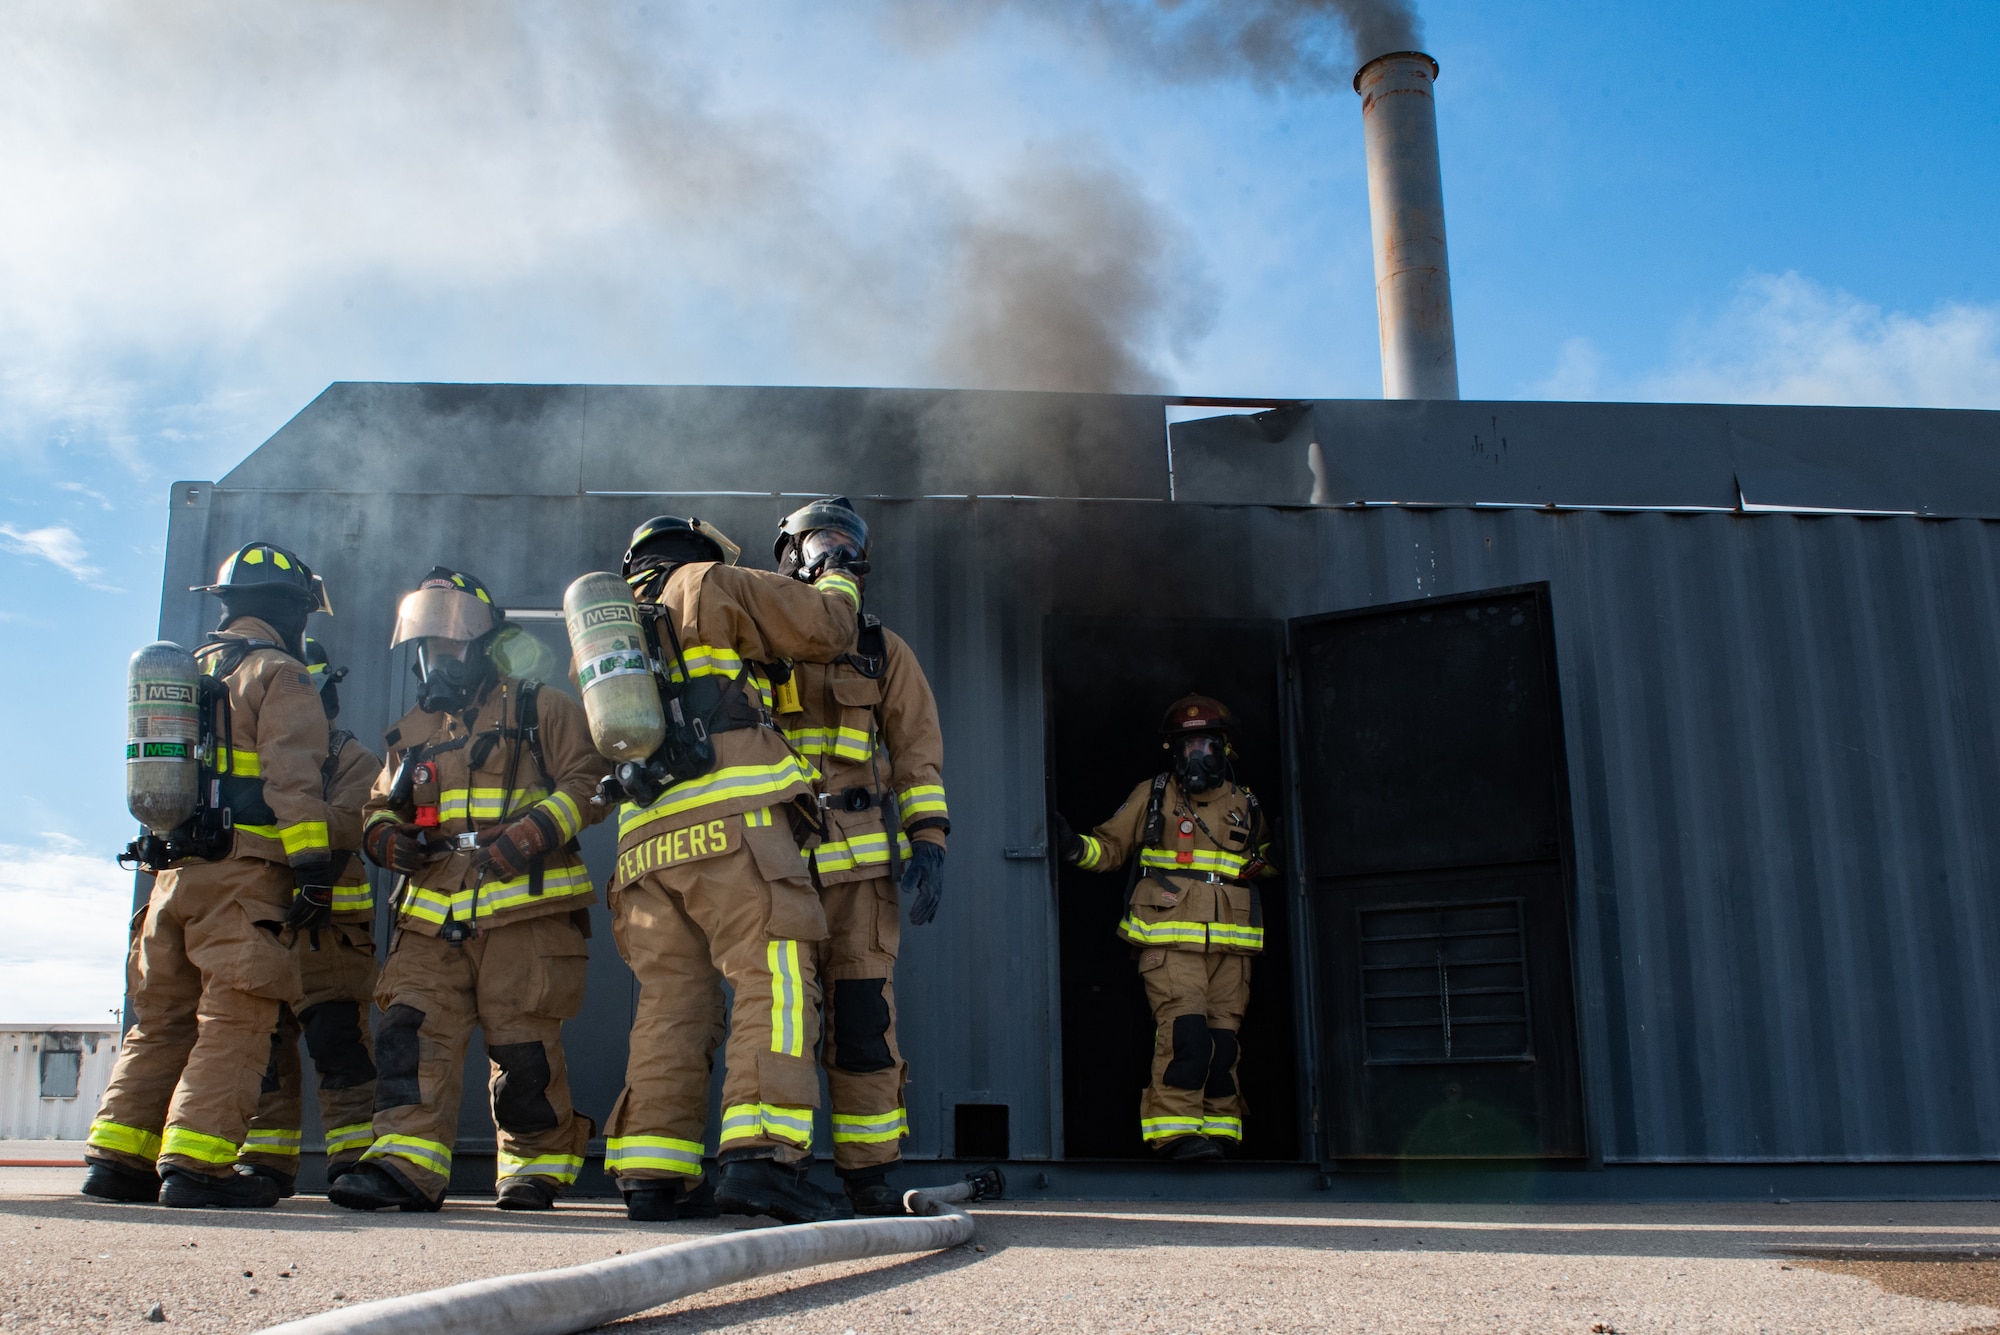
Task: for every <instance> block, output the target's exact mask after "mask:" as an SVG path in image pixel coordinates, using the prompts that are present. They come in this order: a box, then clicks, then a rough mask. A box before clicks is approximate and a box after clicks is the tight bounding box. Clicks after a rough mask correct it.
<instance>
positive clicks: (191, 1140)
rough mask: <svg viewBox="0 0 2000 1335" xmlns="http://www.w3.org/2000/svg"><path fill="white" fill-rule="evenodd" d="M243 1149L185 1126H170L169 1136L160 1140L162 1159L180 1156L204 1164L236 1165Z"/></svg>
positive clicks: (230, 1142)
mask: <svg viewBox="0 0 2000 1335" xmlns="http://www.w3.org/2000/svg"><path fill="white" fill-rule="evenodd" d="M241 1148H242V1147H241V1146H240V1145H238V1144H237V1143H236V1142H235V1141H233V1140H224V1139H223V1138H222V1137H221V1136H210V1135H204V1134H203V1133H202V1132H200V1131H190V1130H188V1128H186V1127H184V1126H170V1127H168V1128H167V1134H166V1135H164V1136H162V1137H161V1138H160V1157H161V1158H165V1157H166V1156H167V1155H169V1154H178V1155H180V1156H181V1157H182V1158H184V1159H199V1160H201V1162H203V1163H235V1162H236V1154H237V1151H238V1150H240V1149H241Z"/></svg>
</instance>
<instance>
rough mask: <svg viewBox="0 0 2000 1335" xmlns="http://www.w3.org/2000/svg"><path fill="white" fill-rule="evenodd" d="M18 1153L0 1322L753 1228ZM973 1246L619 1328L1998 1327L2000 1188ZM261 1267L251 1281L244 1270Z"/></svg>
mask: <svg viewBox="0 0 2000 1335" xmlns="http://www.w3.org/2000/svg"><path fill="white" fill-rule="evenodd" d="M79 1176H80V1175H79V1174H78V1173H77V1172H75V1171H74V1170H69V1169H0V1244H4V1252H0V1333H4V1332H7V1331H17V1330H19V1331H25V1330H47V1331H58V1330H60V1331H72V1330H107V1329H108V1330H132V1329H154V1328H155V1327H153V1326H151V1325H149V1324H148V1323H147V1322H146V1321H145V1313H146V1311H147V1309H148V1308H150V1307H151V1306H152V1304H153V1303H155V1302H158V1303H160V1304H161V1305H162V1307H163V1309H164V1311H165V1314H166V1317H167V1321H168V1328H169V1329H178V1330H183V1331H217V1332H224V1331H227V1332H238V1331H253V1330H256V1329H259V1328H261V1327H263V1326H266V1325H269V1324H272V1323H275V1322H278V1321H283V1320H288V1319H290V1318H293V1317H297V1316H303V1315H306V1314H308V1313H311V1312H315V1311H321V1310H324V1309H327V1308H330V1307H335V1306H341V1305H346V1304H351V1303H354V1302H358V1301H364V1300H367V1299H370V1298H379V1297H386V1296H389V1295H391V1294H396V1293H405V1292H410V1291H412V1290H416V1289H421V1288H429V1287H433V1286H436V1285H440V1284H449V1283H455V1282H459V1281H462V1280H468V1279H476V1278H482V1277H485V1276H489V1275H494V1274H501V1273H505V1272H509V1271H516V1270H530V1269H542V1268H546V1267H551V1266H559V1265H568V1264H574V1263H577V1262H580V1261H587V1260H597V1259H601V1258H603V1257H607V1256H611V1255H614V1254H616V1253H618V1252H621V1251H622V1252H631V1251H636V1250H640V1249H642V1248H645V1247H648V1246H657V1245H659V1244H660V1243H663V1242H668V1241H673V1240H675V1239H678V1238H683V1237H691V1236H698V1235H701V1234H706V1233H713V1232H719V1231H724V1230H727V1229H730V1228H734V1227H740V1226H742V1225H741V1224H740V1223H738V1222H737V1221H729V1220H725V1221H720V1222H715V1221H709V1222H695V1223H684V1224H655V1225H634V1224H629V1223H627V1222H626V1221H625V1219H624V1218H623V1215H622V1212H620V1211H619V1210H618V1209H617V1208H616V1207H615V1206H614V1205H612V1204H611V1203H609V1202H596V1201H591V1202H579V1203H577V1204H575V1205H571V1206H565V1207H563V1208H561V1209H559V1210H558V1211H556V1212H555V1213H554V1214H553V1215H550V1216H543V1217H540V1218H529V1217H524V1216H521V1215H518V1214H516V1215H508V1214H502V1213H501V1212H499V1211H497V1210H494V1209H492V1208H491V1207H490V1206H487V1205H485V1204H483V1203H466V1204H463V1205H460V1204H453V1205H450V1206H448V1207H447V1208H446V1209H445V1211H444V1212H443V1213H441V1214H437V1215H424V1216H416V1215H396V1216H389V1215H381V1216H362V1215H355V1214H351V1213H348V1212H346V1211H341V1210H336V1209H334V1208H332V1207H331V1206H329V1205H327V1203H326V1202H325V1201H324V1200H309V1199H296V1200H291V1201H287V1202H285V1203H284V1204H283V1205H281V1206H279V1207H278V1208H277V1209H275V1210H270V1211H246V1212H242V1213H233V1212H224V1211H199V1212H196V1211H180V1210H166V1209H162V1208H160V1207H157V1206H116V1205H105V1204H100V1203H96V1202H91V1201H86V1200H84V1199H82V1198H81V1197H78V1196H76V1195H74V1194H73V1193H74V1191H75V1184H76V1182H77V1180H78V1178H79ZM976 1214H977V1216H978V1219H979V1238H978V1241H977V1244H976V1246H974V1247H965V1248H959V1249H957V1250H955V1251H952V1252H947V1253H940V1254H935V1255H928V1256H917V1257H908V1258H902V1259H890V1260H886V1261H872V1262H862V1263H855V1264H850V1265H844V1266H827V1267H821V1268H819V1269H815V1270H810V1271H803V1272H800V1273H798V1274H794V1275H787V1276H783V1277H774V1278H771V1279H767V1280H759V1281H754V1282H752V1283H748V1284H740V1285H736V1286H733V1287H731V1288H728V1289H720V1290H716V1291H714V1292H712V1293H707V1294H701V1295H698V1296H696V1297H693V1298H689V1299H687V1300H685V1301H683V1302H680V1303H677V1304H674V1305H672V1306H670V1307H667V1308H663V1309H660V1310H658V1311H656V1312H653V1313H648V1314H646V1315H644V1316H641V1317H637V1318H634V1319H632V1320H630V1321H627V1322H622V1323H619V1325H617V1326H616V1327H613V1329H615V1330H617V1331H620V1332H630V1333H632V1335H637V1333H638V1332H676V1333H679V1332H692V1331H711V1330H745V1331H754V1332H770V1333H772V1335H776V1332H801V1333H811V1335H820V1333H821V1332H824V1333H825V1335H848V1332H853V1335H868V1333H870V1332H883V1331H887V1332H897V1333H898V1335H902V1333H908V1335H917V1333H919V1332H932V1331H936V1332H954V1335H961V1333H964V1332H977V1331H1007V1332H1037V1331H1071V1330H1078V1329H1087V1330H1090V1331H1091V1332H1092V1335H1111V1333H1112V1332H1123V1331H1138V1332H1146V1333H1147V1335H1154V1333H1156V1332H1159V1333H1164V1332H1178V1331H1212V1330H1230V1331H1243V1332H1249V1331H1397V1332H1405V1331H1414V1330H1445V1331H1459V1330H1464V1331H1523V1332H1526V1331H1535V1332H1542V1331H1573V1332H1578V1333H1579V1335H1581V1333H1582V1332H1591V1331H1596V1332H1600V1335H1601V1333H1603V1332H1621V1333H1623V1335H1635V1333H1636V1332H1641V1331H1744V1332H1752V1331H1855V1330H1868V1331H1910V1332H1918V1331H1923V1332H1938V1333H1939V1335H1943V1333H1945V1332H1954V1331H1968V1330H1976V1329H1982V1328H1992V1327H1995V1326H2000V1311H1996V1310H1995V1308H1996V1307H2000V1261H1996V1260H1992V1259H1967V1258H1972V1257H1976V1256H1983V1257H1986V1258H1992V1257H1994V1256H1996V1255H2000V1206H1997V1205H1993V1204H1985V1203H1977V1204H1840V1205H1788V1206H1781V1205H1751V1206H1745V1205H1667V1206H1661V1205H1619V1206H1594V1207H1578V1206H1559V1207H1558V1206H1550V1207H1494V1206H1442V1205H1424V1206H1387V1207H1379V1206H1368V1207H1360V1206H1353V1205H1328V1206H1304V1205H1298V1204H1291V1203H1287V1204H1277V1205H1271V1206H1244V1205H1229V1206H1216V1207H1206V1206H1185V1205H1155V1204H1147V1205H1130V1204H1120V1203H1102V1204H1064V1203H1040V1202H1027V1201H1023V1202H1008V1201H1002V1202H996V1203H995V1204H994V1207H993V1208H981V1209H979V1210H978V1211H976ZM246 1271H248V1272H249V1273H248V1274H245V1273H244V1272H246Z"/></svg>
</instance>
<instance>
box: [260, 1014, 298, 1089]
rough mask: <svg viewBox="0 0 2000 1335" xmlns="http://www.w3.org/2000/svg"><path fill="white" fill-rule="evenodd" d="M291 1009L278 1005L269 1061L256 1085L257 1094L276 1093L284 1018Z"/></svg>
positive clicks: (283, 1036)
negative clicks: (262, 1076) (276, 1024)
mask: <svg viewBox="0 0 2000 1335" xmlns="http://www.w3.org/2000/svg"><path fill="white" fill-rule="evenodd" d="M291 1009H292V1008H291V1007H290V1006H287V1005H286V1004H285V1003H284V1002H282V1001H281V1002H279V1003H278V1027H277V1028H276V1029H273V1030H272V1031H271V1060H270V1062H269V1063H268V1064H267V1065H266V1066H265V1067H264V1078H263V1079H262V1080H261V1081H259V1082H258V1084H257V1092H258V1093H259V1094H275V1093H277V1092H278V1084H279V1081H278V1054H279V1053H280V1052H283V1051H284V1050H285V1017H286V1016H287V1015H289V1014H291Z"/></svg>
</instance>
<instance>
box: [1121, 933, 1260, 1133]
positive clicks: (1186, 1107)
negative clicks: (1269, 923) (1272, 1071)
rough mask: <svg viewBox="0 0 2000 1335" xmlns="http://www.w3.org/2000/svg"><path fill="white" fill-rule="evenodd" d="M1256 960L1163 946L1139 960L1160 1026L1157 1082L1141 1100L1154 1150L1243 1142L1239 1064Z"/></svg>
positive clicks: (1144, 1129) (1142, 1125) (1142, 1127)
mask: <svg viewBox="0 0 2000 1335" xmlns="http://www.w3.org/2000/svg"><path fill="white" fill-rule="evenodd" d="M1250 960H1251V957H1250V956H1248V955H1228V954H1221V953H1207V952H1203V951H1198V950H1166V949H1162V948H1159V947H1154V948H1152V949H1149V950H1147V951H1146V952H1145V953H1144V954H1142V955H1141V956H1140V957H1139V976H1140V978H1141V979H1142V980H1143V981H1144V982H1145V984H1146V999H1147V1000H1148V1001H1149V1002H1151V1003H1152V1007H1153V1019H1154V1021H1155V1023H1156V1024H1157V1025H1158V1028H1157V1029H1156V1030H1155V1031H1154V1037H1153V1079H1152V1083H1151V1084H1149V1085H1147V1086H1146V1092H1145V1093H1143V1094H1141V1095H1140V1096H1139V1131H1140V1134H1141V1135H1142V1136H1144V1137H1145V1140H1146V1143H1147V1144H1148V1145H1150V1146H1152V1147H1154V1148H1155V1149H1158V1148H1160V1147H1161V1146H1162V1145H1164V1144H1165V1143H1166V1142H1167V1141H1169V1140H1174V1139H1177V1138H1179V1137H1181V1136H1212V1137H1214V1138H1215V1139H1217V1140H1221V1141H1225V1142H1228V1143H1230V1144H1237V1143H1240V1142H1241V1141H1242V1139H1243V1095H1242V1094H1241V1092H1240V1091H1239V1090H1238V1087H1237V1084H1236V1062H1237V1056H1238V1053H1239V1051H1240V1047H1239V1044H1238V1041H1237V1040H1238V1036H1239V1035H1240V1033H1241V1032H1242V1028H1243V1012H1244V1010H1245V1008H1246V1007H1247V1006H1248V1005H1249V1002H1250Z"/></svg>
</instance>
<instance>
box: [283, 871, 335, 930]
mask: <svg viewBox="0 0 2000 1335" xmlns="http://www.w3.org/2000/svg"><path fill="white" fill-rule="evenodd" d="M292 883H293V884H294V885H296V886H297V887H298V893H297V894H296V895H294V896H292V907H291V910H290V911H289V912H287V913H286V914H285V926H287V927H289V928H291V929H292V930H293V931H295V932H308V931H316V930H318V929H319V928H321V927H324V926H326V924H328V923H329V922H332V921H333V863H332V862H330V861H329V860H327V859H325V858H319V859H316V860H314V861H312V862H301V863H298V864H297V865H295V866H294V867H293V868H292Z"/></svg>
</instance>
